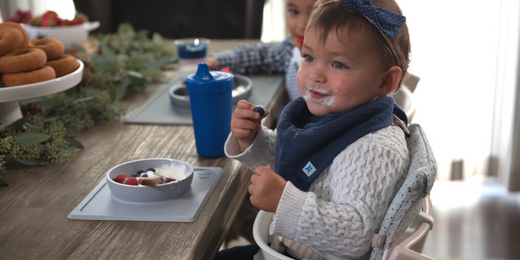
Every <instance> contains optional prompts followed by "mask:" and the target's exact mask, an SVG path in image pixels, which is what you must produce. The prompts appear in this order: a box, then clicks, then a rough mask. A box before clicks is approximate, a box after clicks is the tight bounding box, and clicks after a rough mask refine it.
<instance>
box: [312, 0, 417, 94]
mask: <svg viewBox="0 0 520 260" xmlns="http://www.w3.org/2000/svg"><path fill="white" fill-rule="evenodd" d="M372 4H373V5H374V6H379V7H381V8H384V9H386V10H389V11H392V12H394V13H397V14H401V15H402V11H401V9H400V8H399V5H398V4H397V3H396V2H395V1H394V0H372ZM313 8H314V10H313V11H312V13H311V16H310V18H309V22H308V24H307V28H306V30H309V29H313V28H314V29H316V28H318V29H321V30H318V32H319V33H320V34H321V41H322V43H323V44H325V41H326V40H327V36H328V35H329V33H330V32H331V30H335V33H336V35H338V39H340V40H341V37H340V35H341V34H340V32H341V30H342V29H347V30H348V31H349V32H361V33H363V34H364V35H365V36H367V37H370V38H372V39H374V41H373V43H374V44H375V47H376V48H377V49H378V50H381V55H382V61H383V68H384V69H385V70H387V69H390V67H392V66H399V67H400V68H401V70H402V71H403V77H404V75H405V74H406V72H407V71H408V64H409V62H410V60H409V53H410V36H409V34H408V27H407V25H406V23H404V24H403V25H402V26H401V27H400V28H399V34H398V35H397V36H396V37H395V38H393V39H390V38H389V37H386V39H387V40H388V42H387V40H385V38H384V37H385V36H383V34H382V33H381V32H379V30H378V29H377V27H376V26H375V25H374V24H373V23H372V22H370V21H369V20H368V19H367V18H365V17H364V16H363V15H362V14H361V13H359V12H358V11H356V10H354V9H352V8H350V7H348V6H347V5H346V4H344V3H342V2H341V1H340V0H318V1H317V2H316V3H315V4H314V7H313ZM388 44H391V45H392V47H393V49H394V50H395V55H394V54H393V52H392V50H391V48H390V46H388ZM396 56H397V57H396ZM399 86H400V84H399Z"/></svg>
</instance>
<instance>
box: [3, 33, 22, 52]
mask: <svg viewBox="0 0 520 260" xmlns="http://www.w3.org/2000/svg"><path fill="white" fill-rule="evenodd" d="M22 41H23V36H22V33H20V31H18V30H16V29H13V28H4V29H0V57H2V56H4V55H6V54H8V53H10V52H12V51H14V50H16V49H17V48H18V47H19V46H20V45H21V44H22Z"/></svg>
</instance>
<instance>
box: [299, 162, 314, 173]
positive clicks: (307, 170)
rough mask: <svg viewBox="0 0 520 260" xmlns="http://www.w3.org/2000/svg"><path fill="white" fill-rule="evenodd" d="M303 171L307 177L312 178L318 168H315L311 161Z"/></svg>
mask: <svg viewBox="0 0 520 260" xmlns="http://www.w3.org/2000/svg"><path fill="white" fill-rule="evenodd" d="M302 171H303V172H304V173H305V174H306V175H307V177H310V176H311V175H312V174H313V173H314V172H315V171H316V167H314V165H312V163H311V162H310V161H309V162H308V163H307V164H306V165H305V167H303V169H302Z"/></svg>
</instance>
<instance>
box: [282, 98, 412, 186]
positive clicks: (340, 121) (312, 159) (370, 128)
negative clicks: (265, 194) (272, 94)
mask: <svg viewBox="0 0 520 260" xmlns="http://www.w3.org/2000/svg"><path fill="white" fill-rule="evenodd" d="M392 114H395V115H396V116H397V117H399V118H400V119H401V120H402V121H404V122H405V123H406V125H408V118H407V117H406V114H405V113H404V111H403V110H402V109H401V108H400V107H399V106H398V105H397V104H395V102H394V99H393V98H392V97H384V98H382V99H380V100H377V101H374V102H370V103H368V104H366V105H363V106H361V107H358V108H356V109H353V110H350V111H347V112H344V113H340V114H328V115H326V116H323V117H319V116H315V115H313V114H312V113H311V112H310V111H309V109H308V108H307V104H306V103H305V101H304V100H303V98H301V97H299V98H297V99H295V100H293V101H291V102H290V103H289V104H288V105H287V106H285V108H284V109H283V111H282V114H281V115H280V120H279V122H278V126H277V128H276V132H277V136H276V166H275V171H276V173H278V174H279V175H280V176H282V177H283V178H284V179H285V180H287V181H290V182H291V183H293V184H294V185H295V186H296V187H298V188H299V189H300V190H302V191H306V190H307V189H308V188H309V186H310V185H311V184H312V182H313V181H314V180H315V179H316V178H317V177H318V176H319V175H320V174H321V173H322V172H323V170H325V169H326V168H327V167H328V166H329V165H330V164H331V163H332V161H333V160H334V158H335V157H336V156H337V155H338V154H339V153H340V152H341V151H343V150H344V149H345V148H346V147H347V146H349V145H350V144H351V143H353V142H355V141H356V140H358V139H359V138H361V137H363V136H365V135H366V134H369V133H371V132H374V131H377V130H379V129H383V128H385V127H388V126H390V125H391V124H392V123H393V121H394V118H393V116H392Z"/></svg>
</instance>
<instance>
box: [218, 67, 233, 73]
mask: <svg viewBox="0 0 520 260" xmlns="http://www.w3.org/2000/svg"><path fill="white" fill-rule="evenodd" d="M220 71H223V72H228V73H231V69H229V68H228V67H224V68H222V69H220Z"/></svg>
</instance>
